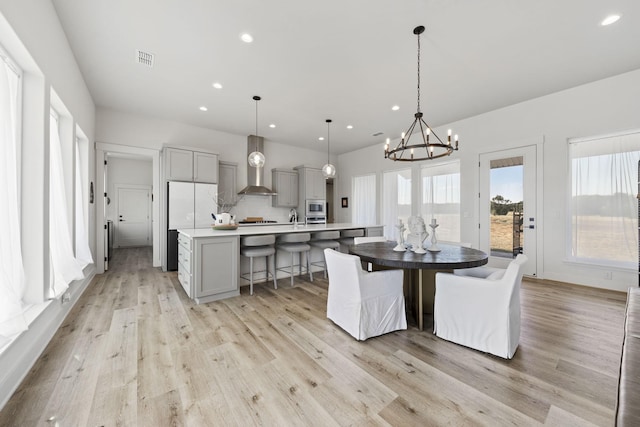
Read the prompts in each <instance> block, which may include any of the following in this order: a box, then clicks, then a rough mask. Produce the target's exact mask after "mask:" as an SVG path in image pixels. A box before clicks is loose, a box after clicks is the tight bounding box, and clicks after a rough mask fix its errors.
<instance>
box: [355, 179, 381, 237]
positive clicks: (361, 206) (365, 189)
mask: <svg viewBox="0 0 640 427" xmlns="http://www.w3.org/2000/svg"><path fill="white" fill-rule="evenodd" d="M352 204H353V205H352V206H353V214H352V216H351V218H352V222H353V223H354V224H363V225H368V224H375V223H376V176H375V174H374V175H364V176H355V177H353V201H352Z"/></svg>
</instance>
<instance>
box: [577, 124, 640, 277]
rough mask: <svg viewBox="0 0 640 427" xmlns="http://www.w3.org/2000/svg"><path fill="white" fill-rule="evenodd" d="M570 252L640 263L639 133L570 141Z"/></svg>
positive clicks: (630, 264) (633, 265)
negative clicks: (639, 254)
mask: <svg viewBox="0 0 640 427" xmlns="http://www.w3.org/2000/svg"><path fill="white" fill-rule="evenodd" d="M569 148H570V150H569V152H570V156H571V169H572V171H571V172H572V182H571V201H570V207H571V226H572V235H571V254H570V257H571V258H574V259H587V260H598V261H599V262H601V263H605V264H614V265H620V266H623V267H629V268H636V267H637V265H638V200H637V199H636V194H637V193H638V190H639V188H638V181H639V176H638V162H639V161H640V132H636V133H630V134H626V135H617V136H610V137H606V138H599V139H594V140H589V141H580V142H571V143H570V145H569Z"/></svg>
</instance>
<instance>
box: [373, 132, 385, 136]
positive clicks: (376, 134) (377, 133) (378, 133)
mask: <svg viewBox="0 0 640 427" xmlns="http://www.w3.org/2000/svg"><path fill="white" fill-rule="evenodd" d="M380 135H384V132H376V133H374V134H373V136H380Z"/></svg>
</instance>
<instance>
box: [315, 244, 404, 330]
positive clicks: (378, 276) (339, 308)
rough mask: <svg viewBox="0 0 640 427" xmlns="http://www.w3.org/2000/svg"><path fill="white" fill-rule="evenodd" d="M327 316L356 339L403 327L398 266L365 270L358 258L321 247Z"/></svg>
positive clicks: (401, 277) (402, 304)
mask: <svg viewBox="0 0 640 427" xmlns="http://www.w3.org/2000/svg"><path fill="white" fill-rule="evenodd" d="M324 257H325V260H326V261H327V269H328V270H329V291H328V295H327V318H329V319H330V320H332V321H333V322H334V323H335V324H336V325H338V326H340V327H341V328H342V329H344V330H345V331H346V332H347V333H349V334H350V335H351V336H353V337H354V338H355V339H357V340H359V341H363V340H366V339H367V338H371V337H375V336H378V335H382V334H386V333H388V332H393V331H397V330H401V329H407V317H406V313H405V304H404V293H403V291H402V281H403V277H404V272H403V271H402V270H383V271H375V272H371V273H370V272H367V271H364V270H363V269H362V267H361V266H360V258H359V257H357V256H355V255H349V254H343V253H341V252H338V251H335V250H333V249H325V250H324Z"/></svg>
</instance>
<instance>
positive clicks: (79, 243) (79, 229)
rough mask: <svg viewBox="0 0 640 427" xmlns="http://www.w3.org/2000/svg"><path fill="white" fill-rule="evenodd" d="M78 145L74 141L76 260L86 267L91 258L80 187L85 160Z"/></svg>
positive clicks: (82, 189)
mask: <svg viewBox="0 0 640 427" xmlns="http://www.w3.org/2000/svg"><path fill="white" fill-rule="evenodd" d="M80 144H81V141H80V140H78V139H76V258H77V259H78V261H80V263H81V264H82V265H84V266H86V265H89V264H92V263H93V257H92V256H91V249H90V248H89V236H88V235H87V220H86V218H85V216H84V209H85V207H86V204H85V203H86V200H85V197H84V195H85V194H86V191H85V188H84V186H83V185H82V184H83V183H84V180H83V179H82V176H83V174H82V171H83V169H84V170H86V167H87V162H86V160H87V159H85V158H84V157H82V156H81V151H82V150H80Z"/></svg>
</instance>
